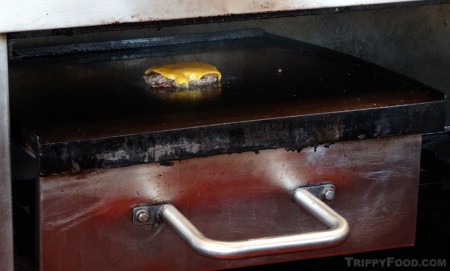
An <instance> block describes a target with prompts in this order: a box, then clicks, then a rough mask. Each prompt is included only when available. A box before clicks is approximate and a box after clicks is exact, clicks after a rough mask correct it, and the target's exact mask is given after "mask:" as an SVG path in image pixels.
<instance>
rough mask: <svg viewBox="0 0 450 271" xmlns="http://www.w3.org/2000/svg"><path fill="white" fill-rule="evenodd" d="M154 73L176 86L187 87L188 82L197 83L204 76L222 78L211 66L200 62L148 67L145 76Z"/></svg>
mask: <svg viewBox="0 0 450 271" xmlns="http://www.w3.org/2000/svg"><path fill="white" fill-rule="evenodd" d="M151 72H156V73H159V74H161V75H162V76H164V77H166V78H168V79H171V80H174V81H175V83H177V84H178V85H183V84H185V85H189V81H198V80H199V79H200V78H202V76H204V75H206V74H211V73H213V74H217V77H218V79H219V80H220V79H221V78H222V74H220V72H219V71H218V70H217V68H216V67H214V66H213V65H209V64H205V63H200V62H186V63H177V64H168V65H162V66H155V67H150V68H148V69H147V70H146V71H145V74H150V73H151Z"/></svg>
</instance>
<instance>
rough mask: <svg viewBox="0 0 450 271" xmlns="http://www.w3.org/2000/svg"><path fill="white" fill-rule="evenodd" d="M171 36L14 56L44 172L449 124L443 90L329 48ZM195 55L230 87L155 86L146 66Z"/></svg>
mask: <svg viewBox="0 0 450 271" xmlns="http://www.w3.org/2000/svg"><path fill="white" fill-rule="evenodd" d="M236 33H240V34H242V35H238V34H236ZM228 35H229V36H230V37H231V38H227V37H228ZM195 38H198V40H195ZM185 39H187V41H186V40H185ZM193 39H194V40H193ZM203 39H206V41H205V40H203ZM167 40H169V41H170V42H169V43H168V44H164V43H163V42H164V41H161V39H158V40H157V41H158V42H159V43H158V45H157V46H153V44H152V43H151V42H152V41H153V42H154V41H155V40H152V39H150V40H149V42H150V43H149V47H145V46H144V47H143V48H141V49H139V48H133V49H132V50H119V51H108V52H106V53H101V52H87V53H86V54H80V51H82V50H79V49H77V51H76V52H75V53H74V55H71V54H66V55H57V56H53V57H51V56H48V57H44V56H41V57H38V58H36V59H34V60H33V58H29V59H24V60H23V62H19V63H14V64H13V65H11V90H12V91H11V93H12V94H11V104H12V106H11V107H12V110H13V112H14V115H13V116H14V117H15V119H14V123H15V125H16V126H15V130H20V129H21V128H24V127H25V128H30V129H31V131H32V132H31V133H30V134H28V135H27V136H26V139H25V141H26V142H25V143H26V145H27V146H29V147H30V148H34V151H35V152H36V153H39V155H40V173H41V174H42V175H45V174H53V173H58V172H78V171H80V170H89V169H94V168H110V167H120V166H127V165H133V164H140V163H150V162H155V161H156V162H166V161H170V160H176V159H187V158H193V157H201V156H207V155H215V154H222V153H233V152H243V151H255V150H261V149H270V148H288V149H301V148H303V147H307V146H311V145H315V144H322V143H332V142H336V141H341V140H354V139H362V138H372V137H383V136H389V135H399V134H415V133H425V132H433V131H440V130H441V129H442V128H443V127H444V118H445V115H444V113H443V110H444V102H445V96H444V95H443V94H441V93H439V92H437V91H435V90H433V89H430V88H428V87H426V86H423V85H421V84H418V83H417V82H413V81H410V80H408V79H405V78H403V77H400V76H398V75H396V74H393V73H390V72H388V71H386V70H383V69H381V68H379V67H376V66H373V65H370V64H368V63H365V62H361V61H359V60H357V59H353V58H350V57H348V56H344V55H341V54H338V53H336V52H333V51H330V50H326V49H323V48H319V47H315V46H312V45H309V44H305V43H301V42H297V41H293V40H290V39H285V38H281V37H277V36H273V35H269V34H265V33H264V32H261V31H259V30H253V31H243V32H239V31H238V32H227V33H226V34H223V33H222V34H221V33H218V34H207V35H200V36H198V37H195V36H192V35H188V36H178V37H172V38H168V39H167ZM139 42H142V40H140V41H139ZM188 45H189V46H188ZM141 46H142V45H141ZM192 60H196V61H204V62H208V63H211V64H213V65H215V66H217V67H218V68H219V70H221V71H222V74H223V80H222V86H221V88H220V89H214V90H212V91H209V92H193V93H181V94H182V95H180V93H156V92H155V91H150V90H148V89H147V86H146V85H145V82H144V81H143V79H142V74H143V71H144V70H145V69H146V68H147V67H148V66H151V65H155V64H161V63H173V62H180V61H192ZM23 78H27V80H23Z"/></svg>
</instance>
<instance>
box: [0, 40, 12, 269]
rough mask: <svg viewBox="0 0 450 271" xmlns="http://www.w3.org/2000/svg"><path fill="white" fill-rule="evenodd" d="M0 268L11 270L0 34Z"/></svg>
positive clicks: (4, 49) (4, 57) (3, 61)
mask: <svg viewBox="0 0 450 271" xmlns="http://www.w3.org/2000/svg"><path fill="white" fill-rule="evenodd" d="M0 78H1V79H0V270H4V271H10V270H13V262H14V261H13V259H14V258H13V255H14V251H13V229H12V226H13V222H12V198H11V157H10V138H9V134H10V133H9V130H10V129H9V127H10V125H9V86H8V49H7V39H6V35H1V34H0Z"/></svg>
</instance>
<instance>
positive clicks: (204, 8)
mask: <svg viewBox="0 0 450 271" xmlns="http://www.w3.org/2000/svg"><path fill="white" fill-rule="evenodd" d="M401 2H425V1H417V0H416V1H411V0H408V1H405V0H334V1H324V0H321V1H316V0H302V1H296V0H281V1H280V0H279V1H267V0H252V1H245V2H243V1H240V0H227V1H215V2H214V4H211V3H210V2H209V1H198V0H197V1H178V0H169V1H168V0H166V1H156V0H132V1H131V0H109V1H96V2H95V3H93V2H92V1H89V0H76V1H52V0H45V1H40V2H39V3H37V2H36V1H32V0H21V1H14V0H3V1H1V2H0V17H1V18H2V20H1V21H0V33H7V32H18V31H29V30H43V29H55V28H57V29H58V28H67V27H82V26H93V25H107V24H118V23H132V22H146V21H163V20H174V19H186V18H199V17H211V16H230V15H239V14H248V13H267V12H279V11H283V12H287V11H292V10H308V9H320V8H329V9H331V8H337V7H345V6H364V5H374V4H386V3H401Z"/></svg>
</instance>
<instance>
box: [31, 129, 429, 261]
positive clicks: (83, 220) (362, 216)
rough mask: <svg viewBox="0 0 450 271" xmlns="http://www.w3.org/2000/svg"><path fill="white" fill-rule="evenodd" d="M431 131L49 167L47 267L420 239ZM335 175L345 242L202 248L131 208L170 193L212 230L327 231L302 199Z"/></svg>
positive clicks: (330, 251) (378, 245)
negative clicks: (424, 146) (202, 251)
mask: <svg viewBox="0 0 450 271" xmlns="http://www.w3.org/2000/svg"><path fill="white" fill-rule="evenodd" d="M420 144H421V137H420V136H419V135H412V136H401V137H388V138H382V139H370V140H360V141H348V142H340V143H336V144H332V145H329V146H328V145H321V146H317V147H311V148H306V149H303V150H301V151H300V152H296V151H286V150H285V149H276V150H264V151H260V152H256V153H255V152H246V153H241V154H231V155H219V156H212V157H208V158H195V159H189V160H182V161H174V162H173V163H170V164H165V165H160V164H158V163H153V164H145V165H137V166H130V167H123V168H115V169H101V170H94V171H89V172H81V173H77V174H66V175H56V176H48V177H42V178H41V179H40V181H39V184H40V254H41V269H42V270H83V269H85V270H144V269H149V268H151V269H152V270H190V269H196V270H206V269H218V268H230V267H237V266H249V265H256V264H263V263H269V262H281V261H289V260H296V259H297V260H298V259H307V258H315V257H326V256H331V255H340V254H346V253H353V252H362V251H369V250H379V249H387V248H393V247H402V246H411V245H413V244H414V240H415V220H416V208H417V194H418V177H419V168H420V167H419V162H420V159H419V158H420ZM324 181H330V182H332V183H334V184H335V185H336V191H337V194H336V198H335V200H333V201H332V202H330V203H329V205H330V206H331V207H332V208H333V209H335V210H336V211H337V212H338V213H340V214H341V215H342V216H344V217H345V218H346V219H347V220H348V222H349V224H350V236H349V238H348V239H347V240H346V241H345V242H344V243H343V244H341V245H339V246H337V247H334V248H327V249H322V250H316V251H308V252H300V253H291V254H285V255H278V256H270V257H257V258H249V259H243V260H232V261H226V260H214V259H210V258H206V257H203V256H200V255H198V254H196V253H195V252H194V251H193V250H192V249H191V248H189V247H188V246H187V245H186V244H185V243H184V242H183V241H182V240H181V239H180V238H179V237H178V236H177V235H176V234H175V233H174V232H173V231H172V230H171V229H170V228H169V227H168V226H167V225H164V224H160V225H156V226H138V225H134V224H133V223H132V219H131V209H132V207H134V206H136V205H140V204H153V203H155V204H156V203H161V202H170V203H172V204H173V205H175V206H176V207H177V208H178V209H179V210H180V211H181V212H182V213H183V214H184V215H186V216H187V217H188V219H189V220H191V221H192V223H193V224H194V225H196V226H197V227H198V228H199V229H200V230H201V231H202V232H204V234H205V235H206V236H208V237H211V238H214V239H219V240H225V241H231V240H240V239H249V238H257V237H264V236H272V235H282V234H289V233H298V232H306V231H311V230H320V229H322V228H323V226H320V223H318V222H317V221H315V220H314V219H312V218H311V217H308V216H307V215H305V214H304V213H303V212H302V211H301V210H299V208H298V207H297V206H296V205H295V204H294V203H293V202H292V199H291V194H290V191H292V190H293V189H294V188H295V187H297V186H300V185H306V184H311V183H320V182H324Z"/></svg>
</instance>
